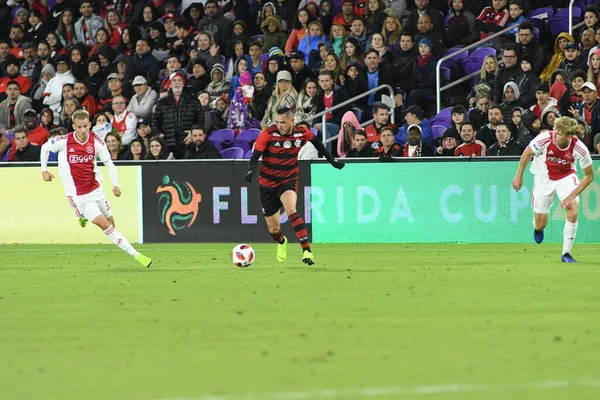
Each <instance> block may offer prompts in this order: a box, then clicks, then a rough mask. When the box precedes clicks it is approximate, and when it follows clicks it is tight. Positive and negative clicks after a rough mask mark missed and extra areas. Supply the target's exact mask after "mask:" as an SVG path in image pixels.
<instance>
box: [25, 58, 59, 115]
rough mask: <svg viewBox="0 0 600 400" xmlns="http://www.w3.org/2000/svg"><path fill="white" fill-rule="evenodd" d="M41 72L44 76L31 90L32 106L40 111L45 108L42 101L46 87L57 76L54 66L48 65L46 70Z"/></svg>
mask: <svg viewBox="0 0 600 400" xmlns="http://www.w3.org/2000/svg"><path fill="white" fill-rule="evenodd" d="M41 72H42V74H41V75H42V76H41V77H40V79H39V81H38V83H37V84H36V85H34V86H33V87H32V88H31V100H32V105H33V108H35V109H36V110H40V109H42V108H43V107H44V104H43V103H42V101H43V97H44V92H45V91H46V85H47V84H48V82H50V79H52V78H54V75H56V73H55V72H54V67H53V66H52V64H46V65H45V66H44V68H42V71H41Z"/></svg>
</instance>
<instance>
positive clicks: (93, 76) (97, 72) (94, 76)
mask: <svg viewBox="0 0 600 400" xmlns="http://www.w3.org/2000/svg"><path fill="white" fill-rule="evenodd" d="M87 70H88V76H86V77H85V78H84V79H83V81H84V82H85V86H86V87H87V88H88V93H89V94H91V95H92V96H94V97H96V98H98V95H99V93H100V88H101V87H102V85H104V82H105V81H106V77H105V76H104V74H103V73H102V71H101V68H100V59H99V58H98V56H97V55H95V54H94V55H92V56H91V57H90V58H89V59H88V68H87Z"/></svg>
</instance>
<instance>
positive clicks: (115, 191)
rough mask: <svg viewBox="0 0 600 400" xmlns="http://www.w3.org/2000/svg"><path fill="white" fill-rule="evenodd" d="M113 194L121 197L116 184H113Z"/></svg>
mask: <svg viewBox="0 0 600 400" xmlns="http://www.w3.org/2000/svg"><path fill="white" fill-rule="evenodd" d="M113 194H114V195H115V197H121V189H120V188H119V187H118V186H114V187H113Z"/></svg>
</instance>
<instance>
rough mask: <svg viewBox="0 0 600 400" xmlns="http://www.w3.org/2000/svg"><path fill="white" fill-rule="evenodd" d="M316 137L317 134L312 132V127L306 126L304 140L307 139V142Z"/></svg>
mask: <svg viewBox="0 0 600 400" xmlns="http://www.w3.org/2000/svg"><path fill="white" fill-rule="evenodd" d="M314 137H315V135H314V134H313V133H312V131H311V130H310V129H308V128H304V140H306V141H307V142H310V141H311V140H312V139H313V138H314Z"/></svg>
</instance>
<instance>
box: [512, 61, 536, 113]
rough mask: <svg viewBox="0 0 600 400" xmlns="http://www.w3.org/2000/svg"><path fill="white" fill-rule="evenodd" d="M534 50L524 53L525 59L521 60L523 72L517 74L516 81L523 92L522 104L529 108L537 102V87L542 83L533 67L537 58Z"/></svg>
mask: <svg viewBox="0 0 600 400" xmlns="http://www.w3.org/2000/svg"><path fill="white" fill-rule="evenodd" d="M534 55H535V54H534V53H533V52H527V53H524V54H523V59H522V60H521V62H520V67H521V68H520V69H521V71H522V72H521V73H520V74H519V75H517V77H516V79H515V82H516V83H517V86H518V87H519V91H520V92H521V97H520V100H521V105H522V106H523V107H525V108H529V107H531V106H532V105H534V104H535V101H536V99H535V89H536V88H537V87H538V86H539V85H540V83H541V81H540V77H539V76H538V75H537V74H536V73H535V72H533V70H532V67H533V65H534V62H535V60H534V59H533V58H534Z"/></svg>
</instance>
